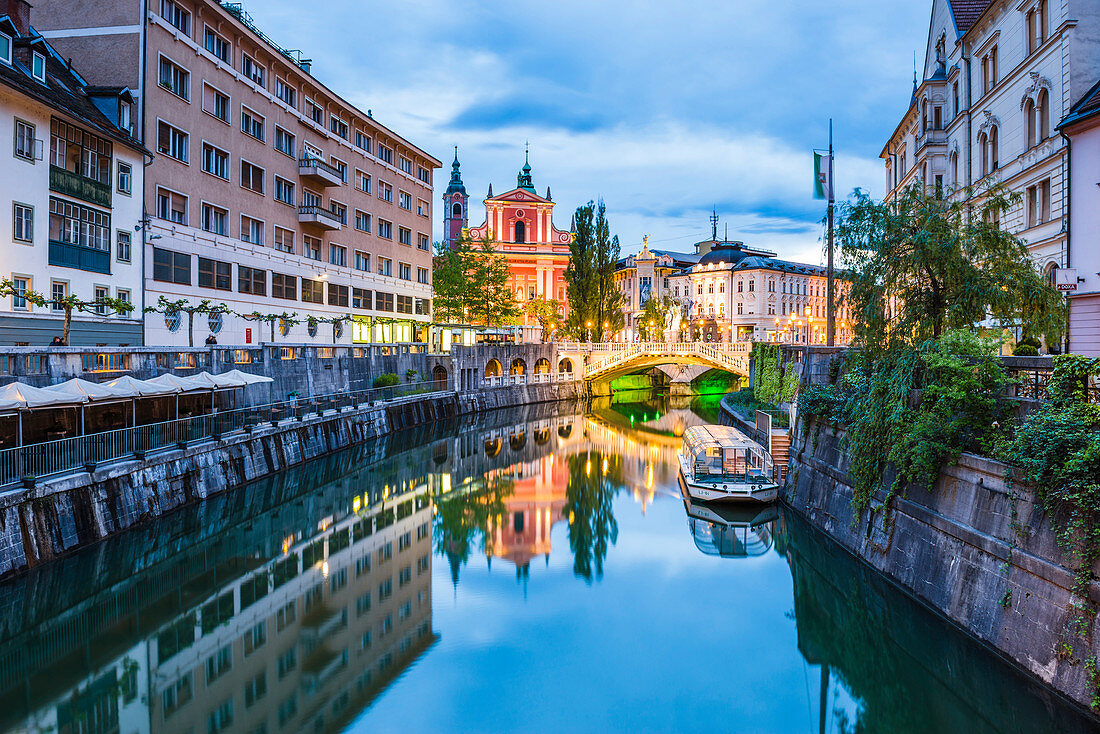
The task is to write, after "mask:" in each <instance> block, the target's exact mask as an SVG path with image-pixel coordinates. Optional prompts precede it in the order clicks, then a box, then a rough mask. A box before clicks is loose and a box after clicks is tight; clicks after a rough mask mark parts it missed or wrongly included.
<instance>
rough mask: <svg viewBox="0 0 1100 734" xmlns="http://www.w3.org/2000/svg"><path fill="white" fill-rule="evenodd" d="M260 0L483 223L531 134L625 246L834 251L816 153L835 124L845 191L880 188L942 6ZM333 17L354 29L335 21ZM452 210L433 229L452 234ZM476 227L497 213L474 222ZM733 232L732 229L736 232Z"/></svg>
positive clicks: (568, 191)
mask: <svg viewBox="0 0 1100 734" xmlns="http://www.w3.org/2000/svg"><path fill="white" fill-rule="evenodd" d="M323 6H324V11H323V12H318V11H317V10H316V9H315V8H316V7H317V5H316V4H314V3H303V2H301V0H262V2H261V0H251V2H246V3H245V7H246V9H247V10H248V11H249V12H250V13H251V14H252V15H253V17H254V19H255V21H256V22H257V24H258V25H259V26H260V28H262V29H263V30H265V31H266V32H267V33H268V34H269V35H270V36H272V37H273V38H274V39H276V41H278V42H280V43H282V44H283V45H284V46H286V47H291V48H301V49H302V51H303V52H304V53H305V54H306V55H307V56H310V57H312V58H313V61H314V66H313V73H314V75H315V76H317V77H318V78H319V79H321V80H322V81H324V82H325V83H326V84H328V86H329V87H331V88H332V89H334V90H335V91H337V92H338V93H340V94H342V95H343V96H344V97H345V98H346V99H348V100H349V101H351V102H352V103H354V104H356V105H358V106H360V107H362V108H363V109H367V108H369V109H371V110H372V111H373V114H374V117H375V119H377V120H379V121H380V122H382V123H383V124H385V125H387V126H389V127H391V128H392V129H394V130H395V131H397V132H398V133H399V134H401V135H404V136H405V137H406V138H408V139H410V140H412V141H413V142H414V143H416V144H418V145H420V146H421V147H423V148H425V149H426V150H428V151H429V152H431V153H433V154H434V155H435V156H436V157H438V158H440V159H441V160H443V161H445V165H444V167H443V169H442V170H441V171H440V172H438V173H437V176H436V195H437V199H436V205H437V209H438V205H439V200H438V196H439V195H441V193H442V191H443V189H445V188H446V185H447V180H448V176H449V172H450V165H449V164H450V161H451V158H452V154H453V147H452V146H454V145H458V146H459V157H460V159H461V161H462V173H463V179H464V180H465V183H466V187H467V189H468V190H469V191H470V193H471V196H472V207H473V209H472V210H473V211H474V212H481V211H483V209H482V208H481V206H480V197H482V196H484V195H485V191H486V188H487V187H488V184H489V182H492V184H493V187H494V189H495V191H496V192H498V193H499V192H501V191H504V190H506V189H507V188H510V187H512V186H514V185H515V176H516V173H517V170H518V169H519V167H520V166H522V165H523V145H524V141H525V140H530V145H531V165H532V167H533V168H534V181H535V186H536V187H537V188H538V190H539V192H540V193H542V192H544V191H545V189H546V187H547V186H550V187H551V189H552V192H553V197H554V201H555V202H557V204H558V207H557V215H556V223H557V224H558V225H559V226H561V227H567V226H568V225H569V218H570V215H571V213H572V211H573V209H575V208H576V207H577V206H578V205H580V204H583V203H584V202H586V201H588V200H589V199H596V198H600V197H602V198H603V199H604V200H605V202H606V203H607V208H608V216H609V219H610V221H611V226H612V231H613V232H614V233H616V234H618V235H619V238H620V240H621V242H622V247H623V252H624V253H626V252H634V251H637V250H638V249H639V248H640V245H641V237H642V235H643V234H647V233H648V234H649V235H650V242H651V244H653V245H654V246H656V247H659V248H664V249H672V250H675V249H680V250H687V249H689V247H690V245H691V243H693V242H695V241H697V240H699V239H702V238H704V237H705V236H708V235H709V231H710V225H709V223H708V219H707V218H708V216H709V214H710V210H711V207H712V206H716V207H717V209H718V213H719V215H720V216H721V218H722V224H721V225H720V227H721V230H722V231H724V230H725V227H726V226H727V225H728V227H729V236H730V237H731V238H733V239H741V240H744V241H745V242H746V243H749V244H753V245H757V246H763V247H768V248H771V249H774V250H776V251H778V252H779V253H780V254H781V255H782V256H784V257H788V258H791V259H798V260H802V261H806V262H815V263H816V262H820V260H821V244H820V238H821V230H822V226H821V224H820V222H821V218H822V216H823V214H824V207H823V205H822V202H817V201H814V200H813V199H812V196H811V194H812V184H813V175H812V166H813V163H812V155H811V151H812V149H813V148H814V147H822V146H825V145H826V144H827V141H828V118H829V117H830V116H832V117H833V118H834V120H835V123H834V124H835V139H836V146H837V150H838V157H837V164H836V176H837V186H838V190H839V191H844V192H847V191H850V190H851V189H852V188H854V187H856V186H859V187H863V188H865V189H868V190H870V191H871V192H872V193H874V194H877V195H881V193H882V188H883V182H884V180H885V175H884V174H883V172H882V170H883V169H882V165H881V162H880V161H879V160H878V153H879V151H880V150H881V149H882V146H883V144H884V142H885V140H886V137H887V136H888V135H889V133H890V132H891V131H892V129H893V127H894V125H895V124H896V123H897V121H898V119H899V117H900V115H901V114H902V112H903V111H904V107H905V105H906V104H907V102H908V96H909V91H910V89H911V85H912V81H911V80H912V67H913V51H914V50H917V51H918V52H919V54H920V55H921V56H923V49H924V44H925V40H926V35H927V29H928V16H929V13H930V8H931V3H930V2H928V1H927V0H904V1H902V2H899V1H898V0H888V1H887V2H883V1H882V0H831V1H830V2H821V1H820V0H778V1H776V0H771V1H766V0H727V1H726V2H709V1H707V0H693V2H690V3H669V2H652V1H651V0H616V1H614V2H611V1H609V0H586V1H579V0H552V1H549V2H547V1H545V0H544V1H543V2H531V1H530V0H516V1H513V2H508V3H505V2H495V1H493V0H481V1H480V2H477V1H475V0H398V1H397V2H378V1H377V0H374V1H371V2H363V0H323ZM334 19H340V20H339V21H338V22H334ZM441 219H442V215H441V214H439V213H438V212H437V215H436V220H437V221H436V222H435V236H436V238H438V237H439V233H440V231H441V228H442V222H441ZM471 219H472V220H473V219H477V221H476V222H473V221H471V225H474V224H480V223H481V220H482V219H483V216H482V217H477V216H473V217H471ZM721 233H722V232H721V231H720V234H721Z"/></svg>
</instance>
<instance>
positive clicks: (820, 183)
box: [814, 153, 833, 201]
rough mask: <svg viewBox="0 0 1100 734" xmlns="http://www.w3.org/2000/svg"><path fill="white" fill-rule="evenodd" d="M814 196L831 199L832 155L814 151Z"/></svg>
mask: <svg viewBox="0 0 1100 734" xmlns="http://www.w3.org/2000/svg"><path fill="white" fill-rule="evenodd" d="M814 198H815V199H829V200H830V201H832V199H833V157H832V156H831V155H821V154H820V153H814Z"/></svg>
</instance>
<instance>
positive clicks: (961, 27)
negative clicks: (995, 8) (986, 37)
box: [950, 0, 993, 35]
mask: <svg viewBox="0 0 1100 734" xmlns="http://www.w3.org/2000/svg"><path fill="white" fill-rule="evenodd" d="M992 3H993V0H950V4H951V15H952V16H954V18H955V27H956V28H957V29H958V31H959V35H962V34H964V33H966V32H967V31H969V30H970V29H971V28H972V27H974V24H975V23H977V22H978V18H981V17H982V13H984V12H985V9H986V8H988V7H989V6H990V5H991V4H992Z"/></svg>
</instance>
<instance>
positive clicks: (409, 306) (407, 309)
mask: <svg viewBox="0 0 1100 734" xmlns="http://www.w3.org/2000/svg"><path fill="white" fill-rule="evenodd" d="M412 312H413V299H412V296H398V297H397V313H412Z"/></svg>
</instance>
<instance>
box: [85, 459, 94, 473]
mask: <svg viewBox="0 0 1100 734" xmlns="http://www.w3.org/2000/svg"><path fill="white" fill-rule="evenodd" d="M95 467H96V462H94V461H85V462H84V471H86V472H88V473H89V474H94V473H95Z"/></svg>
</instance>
